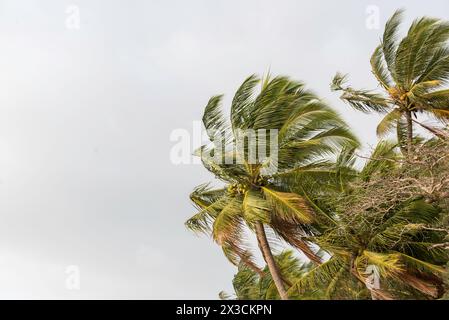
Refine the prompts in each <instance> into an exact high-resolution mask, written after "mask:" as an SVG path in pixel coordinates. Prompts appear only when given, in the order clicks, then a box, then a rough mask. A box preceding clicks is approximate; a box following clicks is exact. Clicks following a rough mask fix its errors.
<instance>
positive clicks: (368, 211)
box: [290, 141, 448, 299]
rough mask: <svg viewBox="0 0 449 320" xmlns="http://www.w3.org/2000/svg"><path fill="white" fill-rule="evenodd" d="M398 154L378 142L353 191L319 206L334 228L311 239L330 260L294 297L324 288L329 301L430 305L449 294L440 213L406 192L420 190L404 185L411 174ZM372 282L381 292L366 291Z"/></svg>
mask: <svg viewBox="0 0 449 320" xmlns="http://www.w3.org/2000/svg"><path fill="white" fill-rule="evenodd" d="M395 148H396V144H395V143H391V142H386V141H382V142H380V143H379V145H378V146H377V148H376V149H375V150H374V152H373V154H372V155H371V157H370V159H369V160H368V161H367V163H366V164H365V166H364V168H363V169H362V170H361V171H360V173H359V176H358V177H357V178H356V179H355V180H354V181H352V183H351V184H350V188H349V189H348V190H345V191H344V192H343V193H342V195H341V196H340V197H337V198H336V199H335V200H334V201H333V202H331V203H330V202H328V203H327V204H328V205H327V206H326V207H325V206H322V207H323V208H324V207H325V208H326V210H328V212H329V213H328V214H329V215H331V216H332V217H333V223H332V224H329V225H328V227H327V228H326V230H325V231H324V232H322V233H321V234H319V235H317V236H314V237H313V239H310V240H311V241H313V242H314V243H316V244H317V245H319V246H320V248H321V249H322V250H324V251H326V252H328V253H329V254H330V255H331V257H330V259H329V260H328V261H326V262H324V263H323V264H321V265H319V266H316V267H315V268H313V269H311V270H310V271H309V272H308V273H306V274H305V275H304V276H303V277H301V278H300V279H299V280H298V281H297V282H296V283H294V284H293V286H292V287H291V288H290V291H291V292H297V293H301V292H303V291H307V290H308V289H309V288H313V287H316V286H323V285H326V286H327V287H328V289H327V290H326V296H327V297H328V298H331V297H340V298H369V297H371V298H372V299H393V298H425V299H428V298H439V297H441V295H442V294H443V293H444V288H443V287H444V285H443V282H444V281H443V279H444V276H445V274H446V273H445V269H444V266H445V264H446V263H447V262H448V252H447V250H445V248H444V244H445V237H446V236H447V231H446V230H444V229H438V228H435V227H434V225H435V224H437V223H438V222H439V216H440V211H441V210H440V209H439V208H438V207H436V206H434V205H433V204H431V203H429V201H427V199H425V198H424V197H422V196H420V195H419V193H416V194H415V193H413V192H410V191H409V187H410V190H412V189H415V187H414V186H413V185H410V186H408V185H406V184H404V181H407V179H408V178H406V177H404V172H403V171H404V170H407V168H404V170H402V168H401V167H400V166H399V164H398V162H397V160H398V154H397V153H396V152H395ZM397 178H399V180H397ZM398 184H399V185H398ZM373 273H374V274H373ZM371 276H375V277H377V280H378V281H379V282H378V286H372V285H369V281H368V280H370V277H371Z"/></svg>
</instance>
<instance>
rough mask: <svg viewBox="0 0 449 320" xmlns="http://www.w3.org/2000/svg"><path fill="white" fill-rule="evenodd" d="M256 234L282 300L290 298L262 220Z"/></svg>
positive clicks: (257, 226) (258, 224) (258, 223)
mask: <svg viewBox="0 0 449 320" xmlns="http://www.w3.org/2000/svg"><path fill="white" fill-rule="evenodd" d="M256 236H257V241H258V243H259V248H260V251H261V252H262V256H263V258H264V260H265V262H266V263H267V266H268V270H270V273H271V277H272V278H273V281H274V284H275V286H276V288H277V290H278V292H279V295H280V296H281V299H282V300H288V295H287V291H286V290H285V287H284V284H283V283H284V281H283V280H282V275H281V272H280V270H279V268H278V266H277V264H276V261H274V257H273V254H272V253H271V249H270V245H269V244H268V240H267V235H266V234H265V229H264V226H263V224H262V223H261V222H256Z"/></svg>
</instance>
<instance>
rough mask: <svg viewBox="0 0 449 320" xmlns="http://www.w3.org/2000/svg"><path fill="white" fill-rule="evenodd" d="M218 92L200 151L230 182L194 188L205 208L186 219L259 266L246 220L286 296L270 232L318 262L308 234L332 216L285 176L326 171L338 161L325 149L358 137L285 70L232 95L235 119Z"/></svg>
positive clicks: (229, 252) (252, 80)
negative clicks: (247, 236) (317, 209)
mask: <svg viewBox="0 0 449 320" xmlns="http://www.w3.org/2000/svg"><path fill="white" fill-rule="evenodd" d="M258 84H261V90H260V92H258V93H256V92H255V88H256V86H257V85H258ZM221 99H222V96H215V97H213V98H211V99H210V101H209V103H208V104H207V106H206V108H205V112H204V116H203V123H204V126H205V128H206V129H207V131H208V135H209V139H210V141H211V143H210V144H209V145H207V146H203V147H201V148H200V149H199V150H198V152H197V154H198V155H199V156H200V157H201V159H202V162H203V165H204V166H205V167H206V169H208V170H209V171H210V172H211V173H212V174H214V175H215V177H216V178H218V179H219V180H221V181H222V182H223V183H225V184H226V186H225V187H224V188H221V189H216V190H214V189H211V188H210V187H209V186H207V185H206V186H205V185H203V186H200V187H198V188H197V189H195V190H194V192H193V193H192V195H191V199H192V201H193V203H194V204H195V205H196V206H197V207H198V208H199V209H200V212H199V213H197V214H196V215H195V216H193V217H192V218H191V219H189V220H188V221H187V222H186V225H187V227H188V228H190V229H192V230H194V231H197V232H204V233H206V234H211V235H212V236H213V238H214V240H215V241H216V242H217V243H218V244H219V245H221V247H222V249H223V251H224V253H225V255H226V256H227V257H228V259H229V260H230V261H231V262H232V263H234V264H236V265H238V264H239V262H241V261H243V262H244V263H246V264H248V265H249V266H250V267H251V268H252V269H253V270H254V271H256V270H258V268H257V266H255V264H254V263H253V260H252V257H251V254H250V250H249V248H248V246H247V244H245V241H244V228H245V226H247V227H248V228H249V229H250V230H252V231H253V232H255V234H256V237H257V241H258V245H259V248H260V251H261V253H262V256H263V258H264V260H265V262H266V264H267V266H268V269H269V271H270V274H271V277H272V279H273V282H274V284H275V286H276V288H277V291H278V293H279V296H280V297H281V298H282V299H287V298H288V295H287V292H286V289H285V286H284V284H285V279H284V278H283V276H282V274H281V271H280V270H279V267H278V266H277V264H276V261H275V259H274V257H273V254H272V251H271V246H270V241H269V240H268V237H267V231H268V232H270V233H271V232H274V233H275V235H276V236H277V237H279V238H280V239H282V240H284V241H286V242H287V243H288V244H290V245H292V246H293V247H295V248H297V249H299V250H301V251H302V252H303V253H304V254H305V255H306V256H308V257H309V258H310V259H311V260H313V261H315V262H321V260H320V259H319V257H318V256H317V255H316V254H315V252H314V250H313V249H311V248H310V243H308V242H307V241H304V240H303V237H304V236H305V235H311V234H314V232H315V230H316V227H315V225H314V224H315V223H317V222H319V221H321V220H322V219H328V217H326V216H324V215H321V213H320V212H315V211H314V209H313V206H311V205H310V203H309V202H308V200H307V199H306V198H305V197H303V196H301V195H300V194H298V193H293V192H291V189H290V188H289V186H288V184H287V183H286V181H290V180H291V179H300V178H306V177H308V178H312V177H322V176H323V175H329V174H330V173H331V172H332V171H333V170H334V167H333V166H332V165H331V163H330V161H329V160H326V156H327V155H330V154H332V153H335V152H337V151H338V150H339V149H340V148H341V147H343V146H346V145H352V146H354V145H357V141H356V138H355V137H354V136H353V135H352V134H351V132H350V131H349V129H348V127H347V126H346V124H345V123H344V122H343V121H342V120H341V118H340V117H339V116H338V115H337V114H336V113H335V112H334V111H333V110H332V109H330V108H329V107H328V106H327V105H326V104H325V103H324V102H322V101H321V100H319V99H318V98H317V97H316V95H314V94H313V93H312V92H310V91H308V90H306V89H305V88H304V84H303V83H301V82H297V81H292V80H290V79H289V78H287V77H276V78H273V79H270V78H269V77H267V78H266V79H263V80H261V79H259V78H258V77H257V76H255V75H253V76H250V77H249V78H247V79H246V80H245V81H244V82H243V84H242V85H241V87H240V88H239V89H238V90H237V92H236V94H235V96H234V99H233V101H232V105H231V117H230V123H228V122H227V121H226V119H225V118H224V116H223V114H222V112H221V108H220V102H221ZM273 133H274V134H273ZM254 145H257V148H255V149H256V151H257V152H254ZM268 146H269V147H270V148H268V150H267V147H268ZM260 151H266V153H265V152H260ZM264 153H265V154H264Z"/></svg>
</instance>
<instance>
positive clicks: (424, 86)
mask: <svg viewBox="0 0 449 320" xmlns="http://www.w3.org/2000/svg"><path fill="white" fill-rule="evenodd" d="M402 15H403V11H402V10H398V11H396V12H395V14H394V15H393V16H392V17H391V18H390V19H389V20H388V22H387V24H386V26H385V32H384V34H383V37H382V42H381V44H380V45H379V46H378V47H377V48H376V50H375V51H374V53H373V55H372V57H371V67H372V69H371V70H372V73H373V74H374V76H375V77H376V79H377V81H378V83H379V87H380V88H382V91H383V92H377V91H372V90H356V89H353V88H352V87H349V86H346V85H345V80H346V76H344V75H342V74H339V73H338V74H337V75H336V76H335V78H334V80H333V82H332V89H333V90H337V91H342V92H343V94H342V96H341V98H342V99H343V100H344V101H346V102H347V103H349V104H350V105H351V106H352V107H354V108H356V109H357V110H361V111H363V112H377V113H381V114H385V116H384V118H383V119H382V121H381V122H380V123H379V125H378V127H377V134H378V135H379V136H383V135H385V134H386V133H388V132H389V131H391V130H392V129H394V128H396V131H397V135H398V141H399V142H400V143H401V146H403V147H405V145H407V149H408V150H409V151H410V150H411V148H412V142H413V120H414V118H415V119H416V115H417V114H418V113H424V114H427V115H430V116H433V117H436V118H438V119H440V120H442V121H447V120H448V119H449V88H447V87H446V84H447V81H448V80H449V48H448V47H447V41H448V39H449V22H447V21H442V20H439V19H435V18H429V17H423V18H420V19H416V20H415V21H414V22H413V24H412V25H411V26H410V28H409V31H408V33H407V35H406V36H405V37H404V38H402V40H400V41H399V40H398V37H399V28H400V22H401V18H402ZM415 121H416V120H415Z"/></svg>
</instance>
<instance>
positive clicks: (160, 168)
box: [0, 0, 449, 299]
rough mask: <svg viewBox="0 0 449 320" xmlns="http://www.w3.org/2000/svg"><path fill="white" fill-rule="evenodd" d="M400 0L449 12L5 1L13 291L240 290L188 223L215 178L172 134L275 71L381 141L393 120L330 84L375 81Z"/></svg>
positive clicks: (2, 80) (6, 254)
mask: <svg viewBox="0 0 449 320" xmlns="http://www.w3.org/2000/svg"><path fill="white" fill-rule="evenodd" d="M370 5H374V6H377V7H378V9H379V19H380V29H376V28H374V29H373V28H368V27H367V19H369V13H367V8H368V7H369V6H370ZM398 7H404V8H406V9H407V12H406V15H407V20H406V23H407V24H409V23H410V22H411V20H412V19H413V18H414V17H418V16H421V15H432V16H437V17H441V18H445V19H449V2H448V1H447V0H440V1H437V0H432V1H430V0H429V1H422V0H419V1H418V0H416V1H388V2H387V1H374V0H371V1H360V0H352V1H316V0H314V1H293V0H292V1H260V0H258V1H256V0H254V1H242V0H239V1H230V0H226V1H224V0H223V1H211V0H203V1H196V0H190V1H144V0H129V1H125V0H121V1H119V0H114V1H113V0H107V1H106V0H103V1H99V0H72V1H61V0H53V1H50V0H35V1H33V0H27V1H26V0H10V1H7V0H0V298H153V299H158V298H170V299H171V298H173V299H174V298H191V299H197V298H204V299H215V298H217V294H218V292H219V291H221V290H226V291H228V292H232V287H231V280H232V276H233V274H234V273H235V269H234V267H232V266H231V265H230V264H229V263H228V262H227V261H226V259H225V258H224V257H223V256H222V254H221V252H220V249H219V247H217V246H216V245H214V244H213V243H212V241H211V240H210V239H207V238H205V237H197V236H195V235H193V234H191V233H190V232H188V231H187V230H186V229H185V227H184V221H185V220H186V219H187V218H188V217H189V216H191V215H192V214H193V213H194V208H193V207H192V205H191V204H190V202H189V199H188V195H189V193H190V191H191V190H192V188H193V187H194V186H196V185H198V184H200V183H203V182H207V181H209V180H210V179H211V176H210V175H208V174H207V172H206V171H205V169H203V168H202V167H201V166H200V165H180V166H175V165H174V164H173V163H171V161H170V158H169V153H170V149H171V148H172V146H173V143H172V142H170V140H169V136H170V133H171V132H172V131H173V130H174V129H177V128H184V129H186V130H189V131H191V130H192V122H193V121H197V120H199V119H200V118H201V115H202V112H203V108H204V106H205V103H206V102H207V100H208V98H209V97H210V96H211V95H214V94H218V93H224V94H226V96H227V100H226V101H229V99H230V97H231V96H232V94H233V92H234V91H235V89H236V88H237V87H238V85H239V84H240V83H241V82H242V81H243V80H244V78H245V77H246V76H248V75H250V74H252V73H259V74H261V73H263V72H265V71H266V70H267V69H268V68H270V69H271V72H272V73H273V74H283V75H289V76H291V77H292V78H295V79H298V80H304V81H305V82H306V83H307V84H308V86H309V88H311V89H313V90H315V91H316V92H317V93H318V94H319V95H321V96H322V97H323V98H324V99H326V100H327V101H328V102H329V103H330V104H332V105H333V106H334V107H335V108H336V109H337V110H338V111H339V112H340V113H341V114H342V115H343V116H344V117H345V118H346V119H347V120H348V121H349V122H350V123H351V125H352V127H353V128H354V130H355V131H356V133H357V134H358V135H359V137H360V139H361V140H362V141H364V143H365V144H366V145H369V144H371V145H373V144H375V142H376V137H375V125H376V121H377V120H378V118H377V117H376V116H366V115H362V114H360V113H357V112H354V111H351V110H350V109H349V107H348V106H346V105H345V104H343V102H341V101H340V100H339V99H338V95H337V94H335V93H332V92H330V90H329V83H330V81H331V79H332V77H333V75H334V74H335V72H336V71H342V72H345V73H349V74H350V76H351V78H350V79H351V82H352V83H353V84H355V85H356V86H358V87H367V88H371V87H375V85H376V84H375V82H374V79H373V77H372V75H371V73H370V68H369V57H370V55H371V53H372V51H373V49H374V48H375V47H376V45H377V44H378V42H379V39H380V36H381V32H382V30H381V29H382V28H383V24H384V23H385V21H386V19H387V18H388V17H389V16H390V15H391V14H392V13H393V12H394V10H395V9H396V8H398ZM370 8H371V9H370V10H368V11H369V12H373V11H372V9H373V8H374V7H370ZM374 12H375V10H374ZM78 17H79V20H78ZM368 26H370V27H372V26H373V24H372V21H371V20H368ZM70 266H75V267H74V268H75V269H73V267H70ZM73 270H75V272H74V273H73V272H72V271H73ZM77 271H79V274H80V278H79V279H80V282H79V284H80V287H79V289H78V288H77V286H76V285H73V282H70V281H71V280H70V279H72V278H70V277H71V276H73V275H74V274H77ZM67 272H68V273H67ZM69 278H70V279H69ZM68 280H70V281H68ZM72 280H73V279H72Z"/></svg>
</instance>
